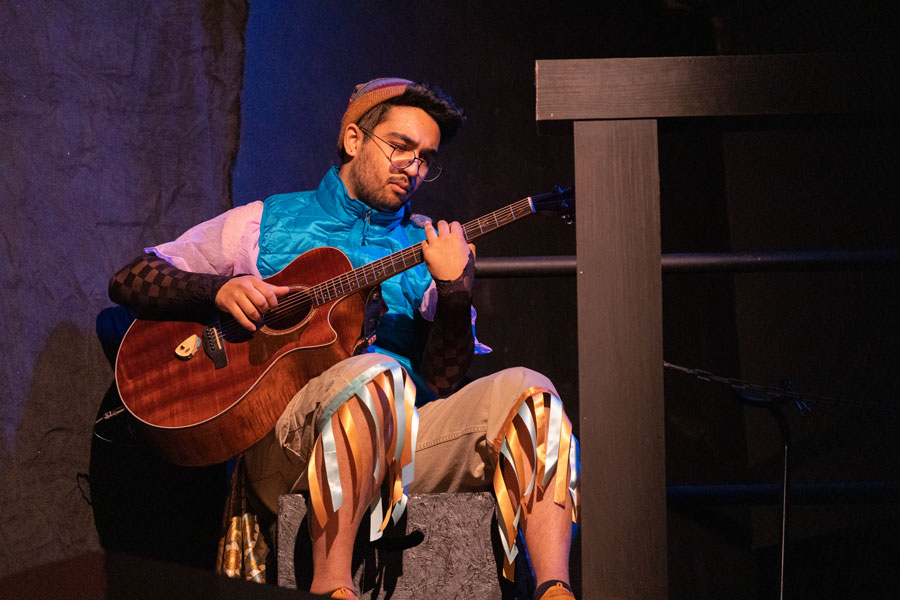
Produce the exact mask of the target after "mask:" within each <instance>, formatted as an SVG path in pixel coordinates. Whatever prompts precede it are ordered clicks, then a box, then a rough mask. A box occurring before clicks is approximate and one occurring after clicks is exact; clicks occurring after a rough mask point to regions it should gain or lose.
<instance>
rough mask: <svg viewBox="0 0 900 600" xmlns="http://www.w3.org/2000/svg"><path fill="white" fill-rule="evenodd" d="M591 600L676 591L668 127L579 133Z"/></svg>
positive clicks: (605, 127)
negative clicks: (666, 314) (663, 161)
mask: <svg viewBox="0 0 900 600" xmlns="http://www.w3.org/2000/svg"><path fill="white" fill-rule="evenodd" d="M575 157H576V158H575V182H576V188H575V189H576V190H577V195H578V200H577V202H578V217H577V220H576V224H577V225H576V227H577V229H576V231H577V236H578V238H577V240H578V331H579V336H578V339H579V343H578V356H579V360H578V364H579V389H580V397H581V406H580V411H581V412H580V418H581V423H580V432H581V444H582V445H581V448H582V491H583V494H584V499H585V504H586V506H587V509H586V510H585V511H584V514H583V521H582V525H583V529H582V531H583V537H582V561H583V562H582V565H583V566H582V588H583V591H584V598H585V599H588V598H635V599H637V598H641V599H662V598H665V597H666V590H667V570H666V563H667V547H666V504H665V498H666V490H665V481H666V478H665V477H666V473H665V444H664V422H663V419H664V414H663V356H662V294H661V285H662V283H661V274H660V237H659V174H658V161H657V144H656V121H653V120H643V121H583V122H578V123H576V124H575Z"/></svg>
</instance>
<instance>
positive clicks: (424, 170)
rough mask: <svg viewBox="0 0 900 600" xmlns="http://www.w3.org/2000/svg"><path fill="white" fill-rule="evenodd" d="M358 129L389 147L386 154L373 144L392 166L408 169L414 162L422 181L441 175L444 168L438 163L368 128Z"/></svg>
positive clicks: (432, 179) (402, 169) (382, 149)
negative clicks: (389, 151)
mask: <svg viewBox="0 0 900 600" xmlns="http://www.w3.org/2000/svg"><path fill="white" fill-rule="evenodd" d="M360 130H361V131H362V132H363V133H365V134H366V135H370V136H372V137H373V138H375V139H376V140H379V141H382V142H384V143H385V144H387V145H388V146H390V147H391V153H390V154H388V153H387V152H385V151H384V148H382V147H381V146H378V144H375V145H376V146H378V149H379V150H381V153H382V154H384V155H385V157H387V159H388V160H389V161H390V162H391V164H392V165H393V166H394V168H397V169H400V170H401V171H404V170H406V169H408V168H409V166H410V165H411V164H413V163H416V175H417V176H419V177H421V178H422V181H429V182H430V181H434V180H435V179H437V178H438V177H440V176H441V172H442V171H443V170H444V169H443V167H441V165H440V164H439V163H436V162H434V161H429V160H426V159H424V158H422V157H421V156H417V155H416V152H415V150H409V149H407V148H402V147H400V146H398V145H396V144H392V143H390V142H389V141H387V140H384V139H382V138H380V137H378V136H377V135H375V134H374V133H372V132H371V131H369V130H368V129H364V128H362V127H360Z"/></svg>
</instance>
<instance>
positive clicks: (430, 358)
mask: <svg viewBox="0 0 900 600" xmlns="http://www.w3.org/2000/svg"><path fill="white" fill-rule="evenodd" d="M474 280H475V260H474V258H473V257H472V256H471V255H470V256H469V263H468V264H467V265H466V268H465V270H464V271H463V273H462V275H460V276H459V277H458V278H456V279H454V280H453V281H444V280H435V285H436V287H437V293H438V299H437V307H436V308H435V313H434V322H433V324H432V325H431V329H430V331H429V332H428V340H427V342H426V344H425V355H424V358H423V359H422V375H423V376H424V378H425V381H426V382H428V383H429V385H430V386H431V387H432V389H433V390H434V391H435V392H437V394H438V395H439V396H444V395H446V394H449V393H450V392H452V391H454V390H455V389H456V387H457V386H458V385H459V383H460V382H461V381H462V379H463V377H465V374H466V371H467V370H468V368H469V365H471V364H472V356H473V355H474V354H475V335H474V334H473V332H472V285H473V283H474Z"/></svg>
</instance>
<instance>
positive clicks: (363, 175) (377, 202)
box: [347, 156, 416, 212]
mask: <svg viewBox="0 0 900 600" xmlns="http://www.w3.org/2000/svg"><path fill="white" fill-rule="evenodd" d="M359 158H360V159H362V160H359V159H357V160H356V161H354V162H353V163H351V165H350V169H349V172H348V173H347V175H348V179H349V183H350V184H351V188H352V189H353V192H354V193H355V194H356V199H357V200H359V201H360V202H362V203H364V204H366V205H367V206H370V207H371V208H374V209H375V210H379V211H382V212H396V211H398V210H400V209H401V208H403V205H405V204H406V203H407V202H408V201H409V199H410V198H411V197H412V195H413V193H414V192H415V191H416V182H415V181H410V180H409V178H408V177H407V176H406V175H405V174H403V173H387V174H386V173H385V172H384V169H383V168H379V167H378V165H377V164H375V163H376V161H374V160H372V159H371V158H369V157H366V156H360V157H359ZM392 183H394V184H396V185H399V186H401V187H403V188H407V189H409V191H408V192H405V193H403V192H398V191H397V190H396V189H395V188H394V187H392V186H391V185H390V184H392Z"/></svg>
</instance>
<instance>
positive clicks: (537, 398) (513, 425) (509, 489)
mask: <svg viewBox="0 0 900 600" xmlns="http://www.w3.org/2000/svg"><path fill="white" fill-rule="evenodd" d="M556 415H558V417H557V416H556ZM551 416H553V418H551ZM554 421H555V422H557V423H558V424H559V431H558V432H556V431H554V430H555V429H556V425H555V424H554ZM519 429H522V430H524V431H527V432H529V438H530V439H529V442H532V443H530V444H528V446H527V447H526V445H525V444H523V443H522V440H521V439H520V435H519ZM554 435H556V436H558V438H557V439H551V436H554ZM493 446H494V448H495V450H496V452H497V456H498V459H497V466H496V468H495V469H494V480H493V484H494V495H495V496H496V499H497V508H498V512H499V518H498V523H497V526H498V529H499V530H500V539H501V542H502V543H503V550H504V556H503V575H504V577H506V578H507V579H509V580H512V579H513V577H514V575H515V559H516V556H517V554H518V549H517V548H516V534H517V532H518V525H519V520H520V518H521V516H522V514H523V513H524V514H526V516H527V511H528V506H529V505H530V503H531V497H532V496H531V495H532V494H534V493H535V490H536V489H537V490H540V492H541V493H545V492H547V491H549V484H550V480H551V477H552V476H553V475H556V480H555V482H554V483H553V501H554V502H555V503H556V504H558V505H559V506H563V507H565V505H566V491H567V490H568V492H569V493H570V494H571V496H572V521H574V522H577V519H578V515H579V512H580V511H579V504H580V493H579V492H580V484H579V482H578V441H577V440H576V439H575V437H574V436H573V435H572V423H571V422H570V421H569V419H568V417H567V416H566V415H565V413H564V412H563V411H562V403H561V402H560V400H559V398H557V397H556V396H555V395H554V394H553V393H552V392H550V391H549V390H545V389H542V388H529V389H528V390H526V392H525V393H524V394H523V395H522V397H521V398H520V400H519V402H518V403H517V404H516V407H515V409H514V410H513V411H511V412H510V414H509V416H508V417H507V419H506V420H505V422H504V424H503V427H501V429H500V436H499V437H498V438H497V439H496V440H494V443H493ZM504 462H505V463H506V464H508V465H509V466H510V468H511V469H512V471H513V473H512V479H514V480H513V481H508V480H507V479H508V476H507V475H506V474H504V468H503V465H504ZM526 463H527V464H529V465H530V466H531V478H530V479H529V481H528V482H527V483H526V481H525V474H526V473H525V465H526ZM533 484H534V485H533Z"/></svg>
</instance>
